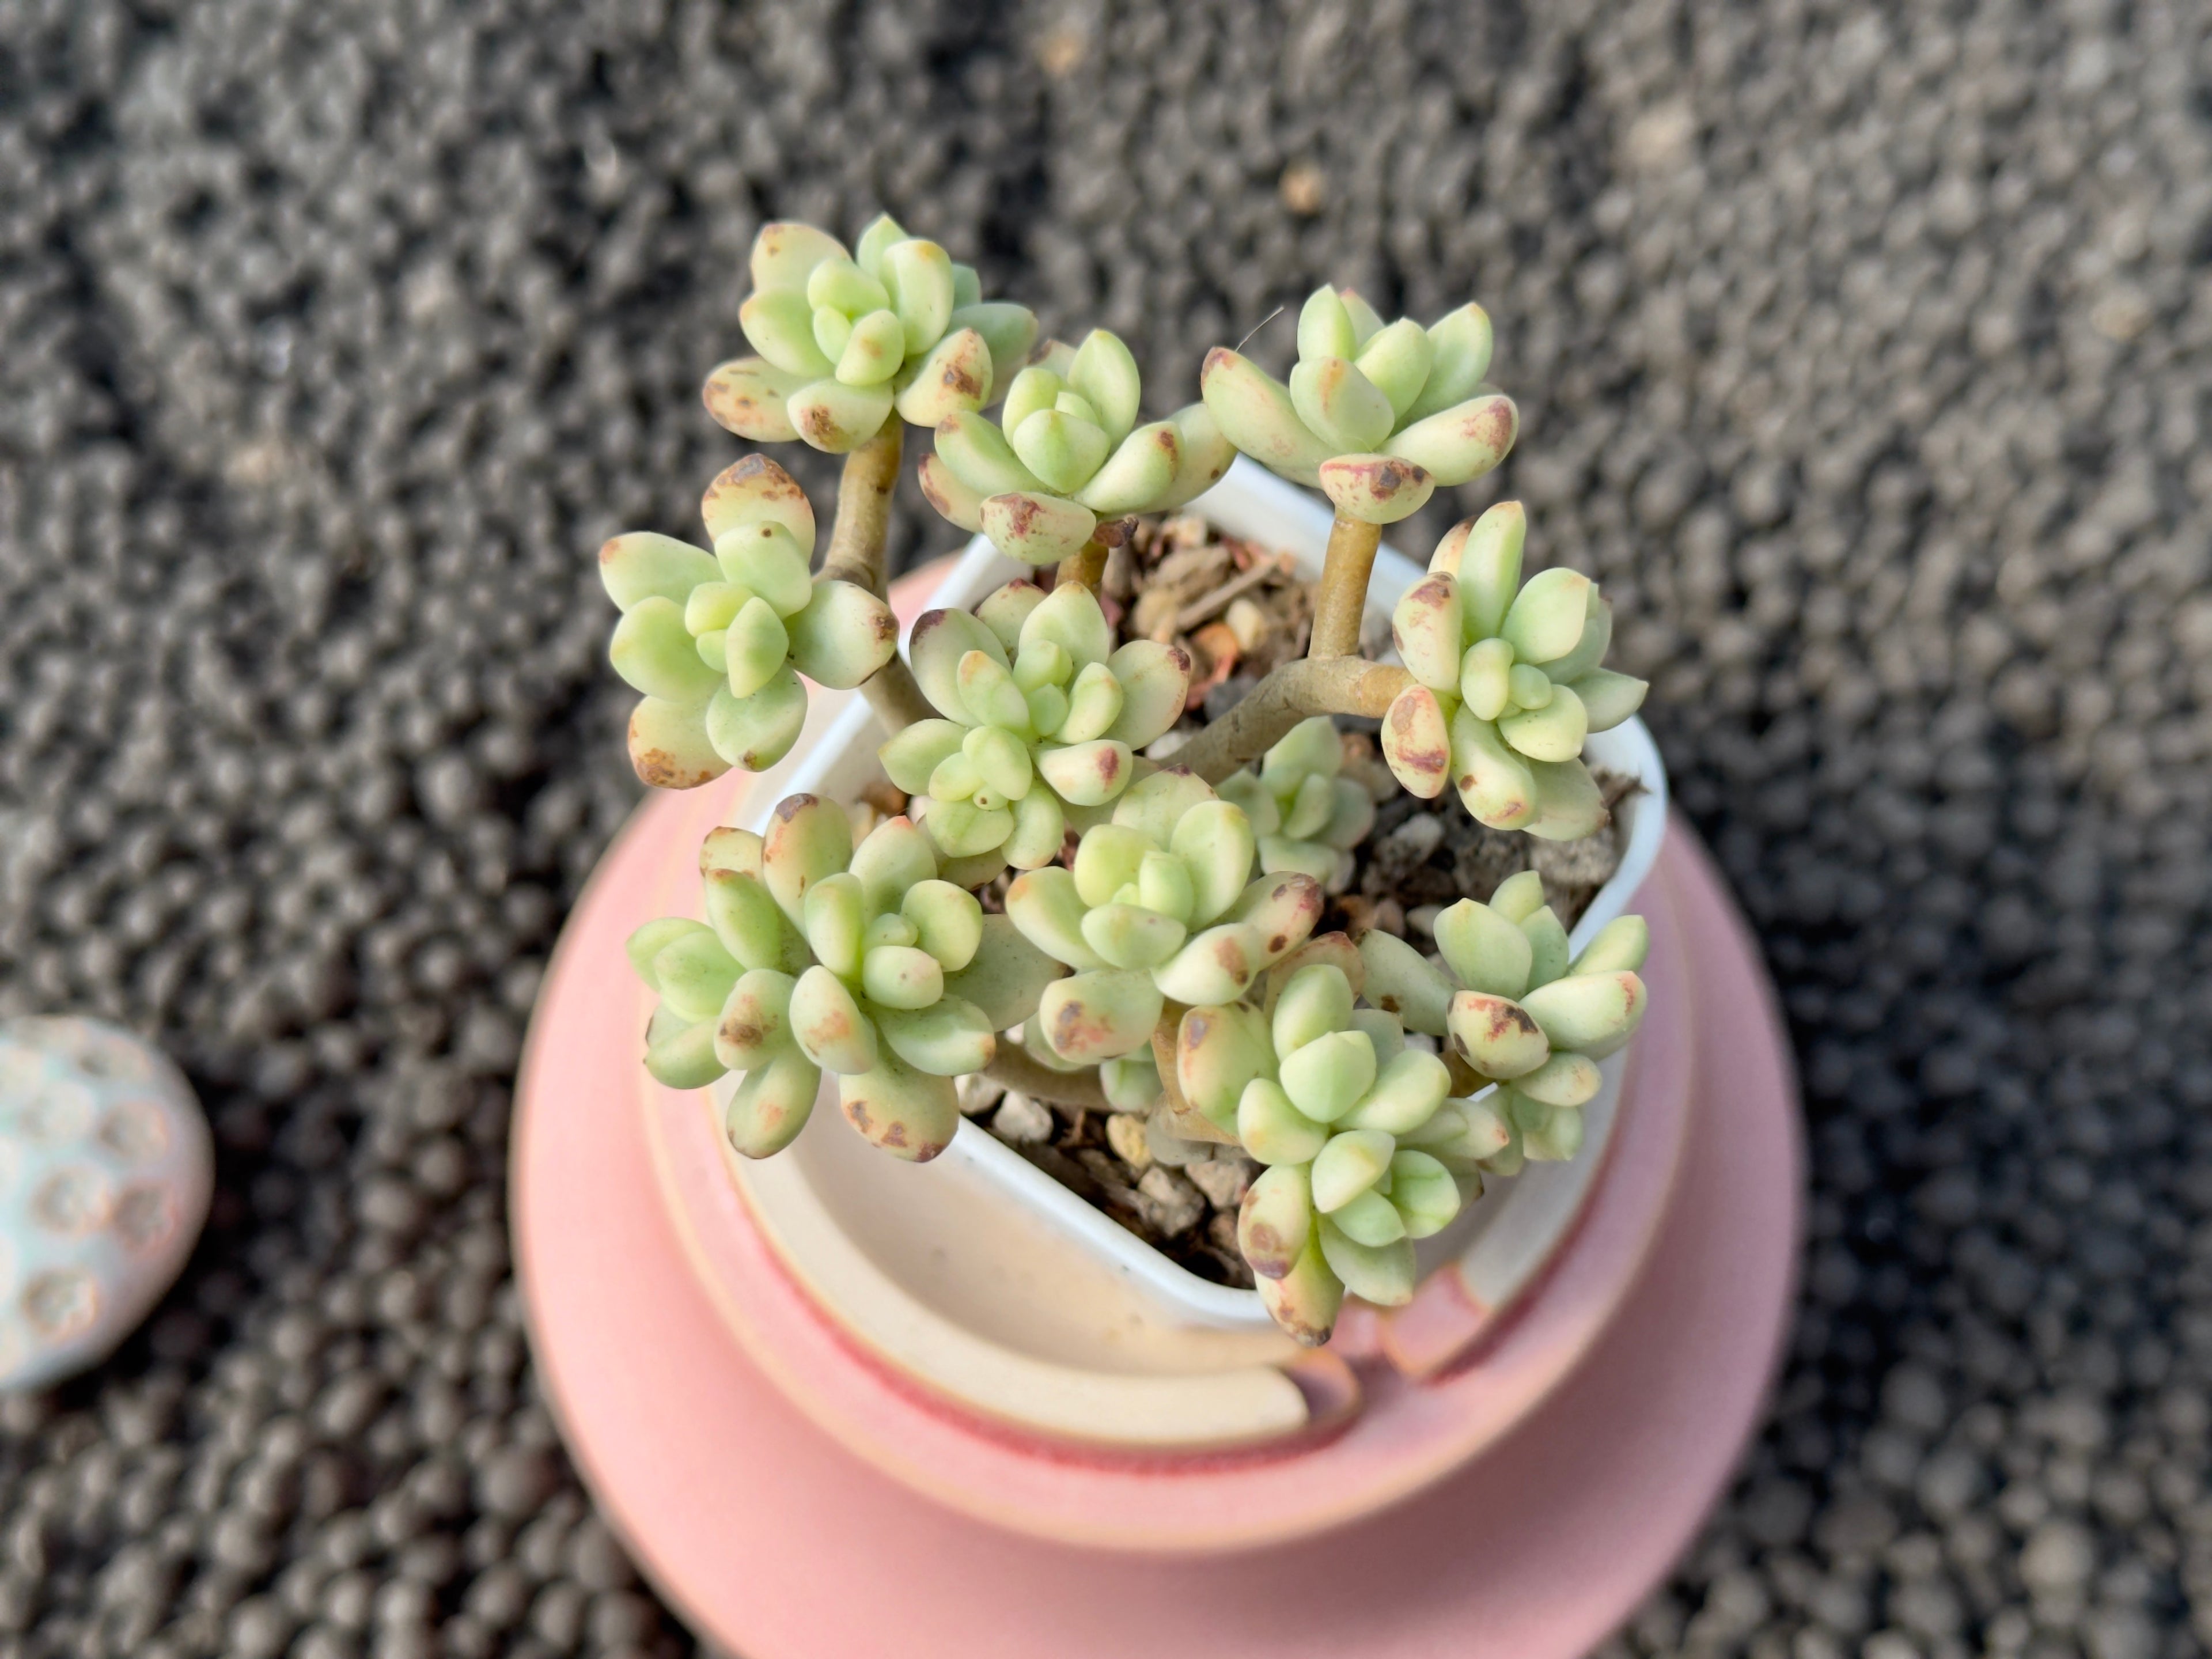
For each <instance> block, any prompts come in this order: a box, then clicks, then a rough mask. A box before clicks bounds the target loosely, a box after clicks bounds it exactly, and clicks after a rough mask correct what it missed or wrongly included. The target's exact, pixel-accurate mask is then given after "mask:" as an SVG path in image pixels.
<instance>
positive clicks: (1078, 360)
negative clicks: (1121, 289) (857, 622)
mask: <svg viewBox="0 0 2212 1659" xmlns="http://www.w3.org/2000/svg"><path fill="white" fill-rule="evenodd" d="M1143 391H1144V387H1143V385H1142V382H1141V381H1140V380H1139V376H1138V373H1137V360H1136V359H1135V358H1134V357H1133V356H1131V355H1130V353H1129V348H1128V347H1127V346H1126V345H1124V344H1122V343H1121V339H1120V338H1119V337H1117V336H1115V335H1112V334H1109V333H1108V332H1107V331H1105V330H1104V329H1103V328H1101V329H1093V330H1092V331H1091V333H1090V334H1089V335H1088V336H1087V337H1085V340H1084V342H1083V343H1082V345H1081V346H1080V347H1070V346H1067V345H1066V344H1064V343H1061V342H1060V341H1058V340H1054V341H1052V342H1050V343H1048V344H1047V345H1046V346H1045V347H1044V349H1042V351H1041V352H1039V353H1038V354H1037V361H1036V362H1032V363H1031V364H1030V366H1029V367H1028V368H1024V369H1023V370H1022V372H1021V373H1020V374H1018V375H1016V376H1015V377H1014V381H1013V384H1012V386H1009V387H1008V388H1007V391H1006V407H1005V409H1003V410H1000V418H999V422H998V424H996V425H994V424H993V423H992V422H990V421H988V420H987V419H986V418H984V417H983V416H981V415H980V414H976V413H975V412H973V411H972V410H969V411H966V412H955V413H952V414H951V415H948V416H946V418H945V419H944V420H943V421H942V422H939V425H938V428H937V447H936V453H934V454H933V455H930V456H928V457H927V458H926V459H924V460H923V462H922V464H921V490H922V494H923V495H926V496H927V497H928V498H929V502H930V505H931V506H933V507H935V508H936V509H937V510H938V512H939V513H942V514H943V515H944V516H945V518H946V519H948V520H951V522H952V523H954V524H956V525H958V526H960V527H961V528H962V529H963V530H968V531H979V530H980V531H981V532H983V534H984V535H986V536H987V537H989V538H991V544H992V545H993V546H994V547H995V548H997V549H998V550H1000V552H1001V553H1004V554H1005V555H1006V556H1007V557H1009V558H1012V559H1019V560H1021V561H1022V562H1024V563H1026V564H1053V563H1057V562H1059V561H1060V560H1061V559H1064V558H1066V556H1068V555H1069V554H1071V553H1074V552H1077V551H1079V550H1080V549H1081V548H1082V547H1083V545H1084V544H1085V543H1086V542H1088V541H1089V540H1090V539H1091V532H1092V531H1094V530H1096V529H1097V526H1098V520H1101V519H1102V518H1103V519H1113V518H1119V517H1121V515H1122V514H1124V513H1159V512H1164V511H1166V510H1167V509H1168V508H1170V507H1181V506H1182V504H1183V503H1184V502H1185V501H1189V500H1190V499H1191V498H1192V497H1193V496H1194V495H1198V494H1199V493H1200V491H1202V490H1204V489H1206V487H1207V486H1208V485H1209V484H1211V483H1213V482H1214V480H1216V479H1217V478H1218V477H1220V476H1221V475H1222V474H1223V473H1224V472H1225V471H1228V470H1229V463H1230V462H1231V460H1232V459H1235V452H1234V451H1233V450H1232V449H1231V447H1230V446H1229V443H1228V441H1227V440H1225V438H1223V437H1222V435H1221V433H1220V431H1219V429H1218V428H1216V427H1215V425H1214V422H1213V417H1212V416H1211V415H1210V414H1208V413H1207V412H1206V405H1204V404H1191V405H1189V406H1188V408H1185V409H1181V410H1177V411H1176V413H1175V414H1174V415H1172V416H1169V417H1168V418H1167V419H1166V420H1164V421H1153V422H1149V423H1147V424H1146V425H1144V426H1139V425H1138V424H1137V406H1138V403H1139V398H1141V396H1142V394H1143Z"/></svg>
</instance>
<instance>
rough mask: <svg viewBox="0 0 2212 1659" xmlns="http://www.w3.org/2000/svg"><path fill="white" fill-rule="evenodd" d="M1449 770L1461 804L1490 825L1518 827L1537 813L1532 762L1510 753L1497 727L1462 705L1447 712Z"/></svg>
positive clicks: (1500, 827) (1509, 827) (1508, 827)
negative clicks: (1449, 754) (1449, 713)
mask: <svg viewBox="0 0 2212 1659" xmlns="http://www.w3.org/2000/svg"><path fill="white" fill-rule="evenodd" d="M1451 775H1452V778H1453V780H1454V781H1455V783H1456V784H1457V785H1458V787H1459V798H1460V801H1461V804H1462V805H1464V806H1465V807H1466V808H1467V810H1468V811H1469V812H1471V813H1473V814H1474V817H1475V819H1476V821H1477V822H1479V823H1486V824H1488V825H1489V826H1490V827H1491V828H1492V829H1523V828H1525V827H1527V826H1528V824H1529V823H1532V822H1533V821H1534V818H1535V817H1536V778H1535V774H1534V771H1533V770H1532V769H1531V763H1529V762H1528V761H1526V760H1523V759H1522V757H1520V756H1519V755H1516V753H1514V752H1513V750H1511V748H1510V747H1509V746H1508V745H1507V744H1506V742H1505V739H1504V738H1502V737H1500V736H1499V735H1498V727H1497V726H1494V725H1493V724H1492V723H1491V722H1490V721H1488V720H1477V719H1476V718H1475V717H1474V714H1473V712H1472V711H1471V710H1469V709H1468V708H1467V706H1466V705H1465V704H1463V703H1462V704H1461V705H1460V706H1459V708H1457V710H1456V711H1455V713H1454V714H1453V715H1452V717H1451Z"/></svg>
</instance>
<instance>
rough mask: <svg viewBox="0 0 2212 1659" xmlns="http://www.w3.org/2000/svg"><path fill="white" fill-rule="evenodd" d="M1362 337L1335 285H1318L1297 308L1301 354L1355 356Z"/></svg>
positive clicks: (1303, 356)
mask: <svg viewBox="0 0 2212 1659" xmlns="http://www.w3.org/2000/svg"><path fill="white" fill-rule="evenodd" d="M1358 355H1359V340H1358V337H1357V336H1356V335H1355V334H1354V333H1353V332H1352V317H1351V314H1350V313H1347V312H1346V310H1345V308H1344V301H1343V300H1342V299H1340V297H1339V296H1338V295H1337V292H1336V290H1335V289H1333V288H1328V287H1322V288H1317V289H1315V290H1314V291H1313V292H1312V293H1311V294H1309V295H1306V302H1305V304H1304V305H1303V306H1301V307H1299V308H1298V358H1299V361H1300V362H1310V361H1311V360H1313V359H1315V358H1319V357H1356V356H1358Z"/></svg>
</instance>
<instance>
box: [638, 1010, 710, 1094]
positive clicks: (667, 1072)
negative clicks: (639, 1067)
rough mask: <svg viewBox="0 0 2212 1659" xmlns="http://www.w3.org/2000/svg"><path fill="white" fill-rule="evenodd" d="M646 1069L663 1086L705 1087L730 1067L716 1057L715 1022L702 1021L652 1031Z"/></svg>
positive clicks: (682, 1087)
mask: <svg viewBox="0 0 2212 1659" xmlns="http://www.w3.org/2000/svg"><path fill="white" fill-rule="evenodd" d="M645 1069H646V1072H647V1074H648V1075H649V1076H651V1077H652V1079H653V1081H654V1082H656V1083H658V1084H659V1085H662V1086H663V1087H664V1088H669V1089H703V1088H705V1087H706V1086H707V1085H708V1084H710V1083H712V1082H713V1081H714V1079H716V1078H718V1077H720V1076H721V1075H722V1073H724V1072H725V1071H726V1070H727V1069H728V1068H727V1067H726V1066H724V1065H723V1064H722V1062H721V1061H720V1060H717V1059H716V1058H715V1057H714V1025H713V1024H711V1023H710V1022H707V1021H701V1022H700V1023H698V1024H692V1025H677V1026H672V1027H670V1028H668V1029H666V1030H663V1031H661V1032H659V1034H657V1035H649V1036H648V1037H647V1042H646V1048H645Z"/></svg>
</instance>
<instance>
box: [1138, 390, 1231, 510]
mask: <svg viewBox="0 0 2212 1659" xmlns="http://www.w3.org/2000/svg"><path fill="white" fill-rule="evenodd" d="M1168 421H1169V423H1170V425H1171V426H1173V427H1174V428H1175V434H1176V475H1175V477H1173V478H1172V479H1170V481H1169V483H1168V486H1167V488H1166V489H1164V490H1162V491H1161V492H1160V493H1159V494H1158V495H1157V496H1156V497H1155V498H1154V499H1153V501H1152V508H1153V510H1155V511H1158V512H1163V513H1165V512H1171V511H1172V510H1174V509H1175V508H1176V507H1182V506H1184V505H1186V504H1187V503H1188V502H1189V501H1193V500H1194V499H1195V498H1196V497H1198V496H1200V495H1204V494H1205V493H1206V491H1207V490H1209V489H1212V487H1213V486H1214V485H1215V484H1216V483H1219V482H1220V480H1221V475H1222V474H1223V473H1225V472H1226V471H1229V465H1230V463H1231V462H1232V461H1234V460H1235V459H1237V448H1236V446H1235V445H1233V444H1231V442H1230V441H1229V440H1228V439H1227V438H1225V437H1224V436H1223V435H1222V433H1221V427H1220V425H1219V423H1218V422H1216V421H1215V420H1214V418H1213V411H1212V410H1209V409H1208V408H1206V405H1205V404H1202V403H1197V404H1185V405H1184V406H1183V407H1182V408H1181V409H1179V410H1176V412H1175V413H1174V414H1173V415H1170V416H1169V417H1168Z"/></svg>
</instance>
